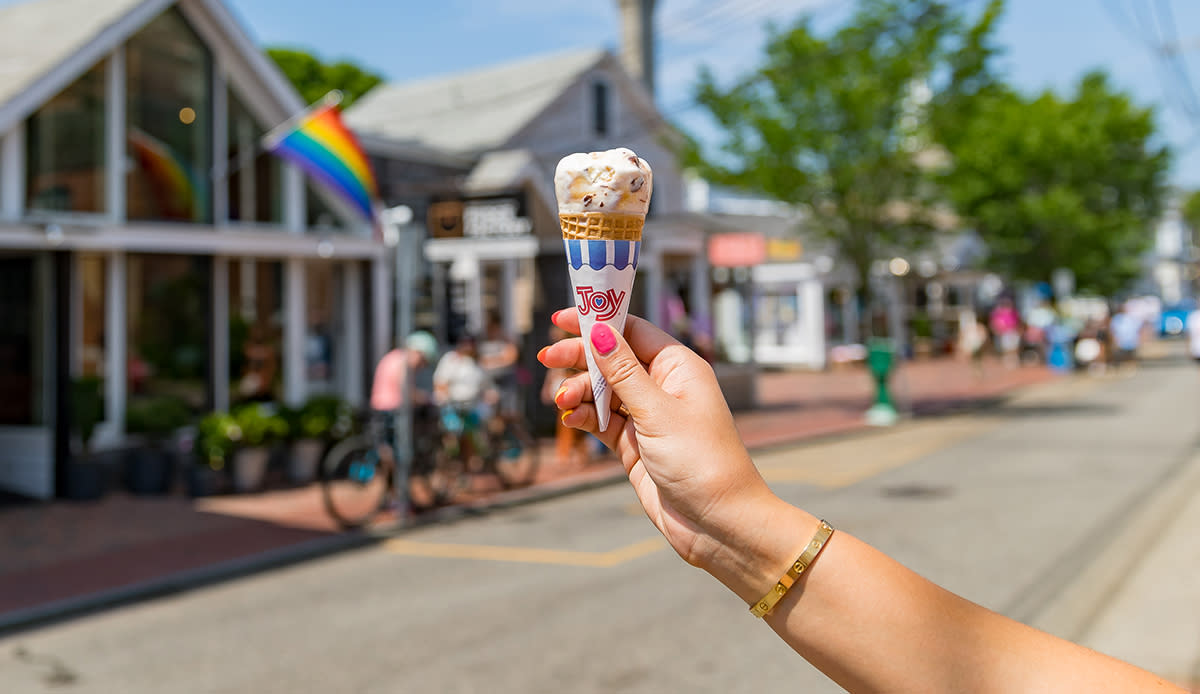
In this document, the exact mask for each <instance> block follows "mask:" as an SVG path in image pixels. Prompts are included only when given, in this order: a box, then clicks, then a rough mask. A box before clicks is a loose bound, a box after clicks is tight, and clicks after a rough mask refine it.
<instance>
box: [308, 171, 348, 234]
mask: <svg viewBox="0 0 1200 694" xmlns="http://www.w3.org/2000/svg"><path fill="white" fill-rule="evenodd" d="M306 185H307V190H306V191H305V200H306V201H307V203H308V227H309V229H311V230H314V231H333V232H339V231H346V225H345V224H343V223H342V218H341V217H339V216H338V215H337V214H336V213H335V212H334V211H333V208H332V207H330V206H329V205H328V204H327V203H326V202H325V199H324V198H323V197H321V195H320V193H318V192H317V188H316V185H314V184H313V183H312V182H311V181H309V182H308V183H307V184H306Z"/></svg>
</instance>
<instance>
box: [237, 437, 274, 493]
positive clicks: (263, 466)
mask: <svg viewBox="0 0 1200 694" xmlns="http://www.w3.org/2000/svg"><path fill="white" fill-rule="evenodd" d="M270 460H271V449H270V448H267V447H266V446H255V447H253V448H239V449H238V450H237V452H235V453H234V454H233V488H234V490H235V491H238V492H253V491H258V490H259V489H261V488H262V486H263V480H264V479H265V478H266V476H267V463H269V462H270Z"/></svg>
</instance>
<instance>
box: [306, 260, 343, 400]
mask: <svg viewBox="0 0 1200 694" xmlns="http://www.w3.org/2000/svg"><path fill="white" fill-rule="evenodd" d="M339 270H340V268H339V267H338V266H337V265H335V264H334V263H328V262H323V263H322V262H312V263H309V264H308V278H307V279H308V282H307V285H308V296H307V301H306V302H305V304H306V310H307V312H308V318H307V320H306V321H305V325H306V326H307V330H306V332H305V338H304V353H305V364H306V369H305V371H306V375H307V378H308V386H309V389H310V390H312V391H316V392H321V391H331V390H333V389H334V388H335V387H336V381H335V378H336V377H338V375H339V374H337V368H336V367H337V363H338V361H337V357H338V350H339V348H340V347H341V345H340V344H339V343H340V339H339V336H340V335H341V334H342V330H341V324H340V322H339V321H338V316H339V315H340V312H339V311H338V310H337V306H338V300H339V296H340V292H339V288H340V287H341V273H340V272H339Z"/></svg>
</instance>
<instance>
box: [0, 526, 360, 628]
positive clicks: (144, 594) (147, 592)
mask: <svg viewBox="0 0 1200 694" xmlns="http://www.w3.org/2000/svg"><path fill="white" fill-rule="evenodd" d="M380 539H382V538H376V537H373V536H371V535H367V534H362V533H353V534H351V533H342V534H339V535H333V536H330V537H322V538H317V539H315V540H307V541H305V542H301V543H297V544H295V545H289V546H286V547H277V548H275V549H271V550H267V551H264V552H257V553H255V554H251V555H247V556H244V557H238V558H237V559H229V560H226V561H222V562H217V563H216V564H210V565H209V566H203V567H199V568H196V569H187V570H184V571H178V572H175V573H171V574H167V575H166V576H163V577H160V578H152V579H149V580H146V581H141V582H138V583H131V584H129V585H126V586H121V587H120V588H113V589H110V590H103V591H99V592H96V593H89V594H87V595H81V596H78V597H73V598H65V599H62V600H55V601H53V602H49V603H46V604H43V605H37V606H35V607H29V608H25V609H20V610H14V611H12V612H7V613H4V614H0V637H5V636H11V635H12V634H13V633H16V632H18V631H23V630H26V629H30V628H33V627H40V626H47V625H50V624H53V623H55V622H58V621H62V620H65V619H70V618H74V617H82V616H85V615H87V614H91V613H94V612H99V611H101V610H105V609H108V608H112V607H118V606H120V605H127V604H130V603H134V602H139V601H141V600H148V599H153V598H159V597H164V596H167V595H173V594H176V593H182V592H186V591H188V590H192V589H195V588H199V587H201V586H205V585H209V584H212V583H218V582H220V581H226V580H229V579H233V578H240V577H242V576H248V575H251V574H255V573H259V572H266V571H270V570H273V569H280V568H283V567H286V566H290V565H292V564H297V563H300V562H302V561H307V560H309V559H317V558H319V557H323V556H327V555H331V554H334V553H336V552H344V551H347V550H352V549H358V548H360V547H365V546H367V545H371V544H374V543H375V542H377V541H379V540H380Z"/></svg>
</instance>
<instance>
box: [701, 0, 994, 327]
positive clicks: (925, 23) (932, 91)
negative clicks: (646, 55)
mask: <svg viewBox="0 0 1200 694" xmlns="http://www.w3.org/2000/svg"><path fill="white" fill-rule="evenodd" d="M957 4H960V3H949V2H942V1H939V0H860V2H859V4H858V6H857V8H856V10H855V12H854V14H853V16H852V17H851V18H850V19H849V20H848V21H847V22H846V24H845V25H844V26H842V27H841V28H838V29H837V30H835V31H833V32H831V33H828V34H827V35H824V36H823V35H819V34H818V33H817V31H816V30H815V29H814V27H813V25H812V21H811V18H808V17H803V18H801V19H800V20H799V21H798V22H797V23H796V24H795V25H794V26H792V27H791V28H790V29H787V30H782V31H781V30H775V29H772V31H771V34H770V36H769V39H768V42H767V46H766V54H765V57H764V60H763V62H762V64H761V66H760V67H759V68H757V69H755V70H753V71H752V72H750V73H748V74H746V75H744V76H742V77H740V78H739V79H737V80H736V81H735V82H734V83H733V84H732V85H730V86H728V87H722V86H720V85H718V84H717V81H716V79H715V78H714V77H713V75H712V73H711V72H710V71H708V70H707V69H705V70H702V71H701V74H700V78H699V82H698V84H697V86H696V88H695V96H696V100H697V102H698V103H699V104H700V105H701V106H702V107H703V108H704V109H705V110H706V111H707V113H708V115H710V116H711V117H712V120H713V121H714V122H715V123H716V125H717V126H718V127H719V130H720V132H721V136H720V140H719V142H718V143H717V146H716V147H715V148H706V147H704V146H702V145H701V144H700V143H699V142H698V141H697V140H695V139H688V141H687V144H686V145H685V147H684V152H683V159H684V161H685V163H686V164H688V165H690V166H692V167H694V168H696V169H697V171H698V172H699V173H700V175H702V176H704V177H705V178H707V179H708V180H710V181H713V182H714V183H719V184H724V185H729V186H733V187H736V188H739V189H743V190H749V191H754V192H758V193H765V194H767V195H769V196H771V197H774V198H776V199H778V200H781V201H784V202H788V203H792V204H802V205H805V206H806V208H807V211H808V215H807V217H808V218H807V221H806V225H807V226H808V227H810V228H811V229H812V230H813V231H815V232H816V233H818V234H820V235H822V236H824V237H826V238H828V239H829V240H831V241H832V242H833V244H834V246H835V247H836V249H837V252H838V254H839V255H840V256H841V258H842V259H843V260H845V261H847V262H848V263H850V265H851V266H852V267H853V268H854V269H855V271H856V274H857V276H858V281H859V294H860V301H861V303H862V304H863V305H868V304H869V301H870V272H871V267H872V265H873V264H874V262H875V261H876V260H877V259H879V258H881V257H887V256H888V255H890V254H893V253H895V252H897V251H898V250H900V249H902V248H909V247H911V246H912V245H913V244H915V243H918V242H920V241H921V240H923V239H924V238H926V237H928V235H929V232H930V230H931V229H932V228H933V224H932V217H933V215H932V213H931V211H932V207H931V203H932V201H933V195H932V194H933V193H934V192H935V191H934V190H933V189H932V188H931V187H930V186H929V185H927V181H928V176H927V174H926V173H925V171H924V170H923V168H922V166H921V164H920V161H921V157H919V156H917V155H918V153H920V152H922V151H923V150H925V149H926V147H927V144H928V142H927V141H926V139H925V138H923V137H922V135H923V132H924V130H925V128H923V126H922V123H923V122H924V113H923V112H924V110H925V108H926V106H927V105H928V104H929V103H933V102H936V101H938V100H939V99H940V98H941V97H940V96H939V94H940V93H941V92H946V93H950V94H954V95H956V98H955V99H953V100H949V101H953V104H955V105H957V106H961V105H962V104H965V103H966V98H965V95H968V94H972V93H974V92H975V91H978V90H979V89H980V88H981V85H986V84H988V83H989V82H990V78H989V77H988V76H987V74H986V67H987V60H986V57H987V56H986V52H987V50H986V49H987V45H986V39H987V37H988V36H990V34H991V31H992V25H993V23H994V21H995V18H996V17H997V16H998V14H999V12H1000V9H1001V8H1002V2H1001V0H992V1H991V2H989V3H988V4H987V5H986V6H985V9H984V11H983V12H981V13H980V14H979V15H978V17H977V18H976V20H975V21H974V22H973V23H971V22H968V21H967V20H966V18H965V17H964V16H963V15H962V14H961V12H959V11H957V10H956V9H954V8H955V6H956V5H957ZM959 95H962V96H959ZM942 100H943V101H947V100H946V99H942ZM948 111H949V107H947V112H948Z"/></svg>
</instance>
